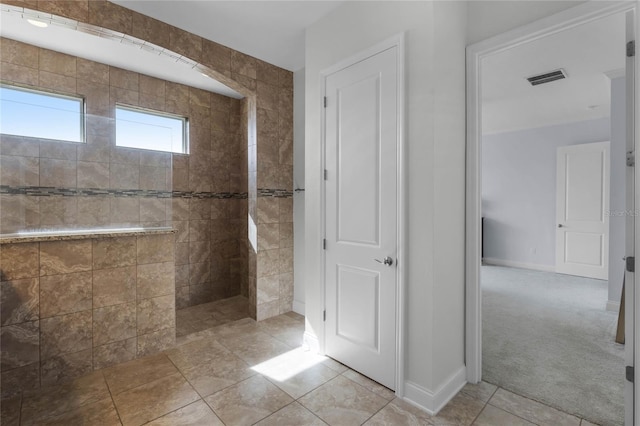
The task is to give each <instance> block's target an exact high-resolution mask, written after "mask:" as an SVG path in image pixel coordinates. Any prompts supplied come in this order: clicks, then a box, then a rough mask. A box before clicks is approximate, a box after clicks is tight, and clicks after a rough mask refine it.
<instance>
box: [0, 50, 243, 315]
mask: <svg viewBox="0 0 640 426" xmlns="http://www.w3.org/2000/svg"><path fill="white" fill-rule="evenodd" d="M0 46H1V49H2V50H1V52H2V55H1V62H0V65H1V67H2V68H0V78H1V79H2V81H5V82H9V83H17V84H19V85H22V86H28V87H33V88H39V89H53V90H55V91H56V92H60V93H64V94H69V95H80V96H83V97H84V98H85V103H86V109H87V114H88V117H87V143H86V144H77V143H65V142H57V141H46V140H38V139H33V138H21V137H14V136H7V135H2V136H0V166H1V169H0V185H11V186H47V187H48V186H54V187H61V188H76V187H77V188H97V189H123V190H130V189H133V190H136V189H149V190H161V191H171V190H172V189H173V190H174V191H185V192H199V193H241V194H242V193H246V192H247V178H246V176H247V162H246V160H245V159H246V156H247V150H246V143H245V142H244V141H245V139H243V133H242V131H241V128H240V125H241V113H242V108H241V102H242V101H240V100H236V99H232V98H229V97H226V96H221V95H218V94H215V93H210V92H207V91H204V90H200V89H196V88H192V87H188V86H184V85H181V84H177V83H172V82H168V81H164V80H160V79H157V78H154V77H149V76H146V75H143V74H138V73H134V72H131V71H126V70H122V69H119V68H115V67H111V66H108V65H104V64H100V63H97V62H93V61H89V60H85V59H82V58H77V57H74V56H69V55H65V54H62V53H58V52H53V51H51V50H47V49H42V48H38V47H36V46H32V45H28V44H25V43H21V42H17V41H14V40H10V39H6V38H1V39H0ZM31 66H33V67H35V68H31ZM32 69H33V70H34V72H35V73H39V74H42V73H43V72H46V73H47V74H46V75H49V76H56V77H55V78H54V81H55V82H57V81H58V79H59V78H63V77H64V78H65V79H66V80H65V81H67V83H66V84H65V85H64V87H63V86H60V85H57V84H47V81H45V80H43V79H42V78H39V79H37V81H35V80H34V81H33V82H32V83H33V84H29V85H27V84H26V83H27V81H26V80H25V79H24V78H23V76H24V75H29V73H30V72H31V70H32ZM44 70H46V71H44ZM57 73H60V74H57ZM71 80H73V81H71ZM116 102H118V103H126V104H128V105H132V106H140V107H144V108H150V109H154V110H157V111H164V112H170V113H174V114H179V115H182V116H185V117H188V118H189V126H190V153H189V155H180V154H173V156H172V155H171V154H168V153H161V152H152V151H145V150H137V149H128V148H122V147H116V146H115V140H114V132H115V130H114V126H113V117H114V114H115V104H116ZM50 157H51V158H50ZM0 204H1V205H2V212H1V214H0V231H1V232H2V233H12V232H16V231H22V230H26V229H42V228H46V229H58V228H65V229H69V228H90V227H106V226H124V227H127V226H138V225H141V226H146V227H154V226H171V225H173V227H174V228H176V229H177V230H178V233H177V234H176V243H177V254H178V256H177V258H176V265H177V267H176V304H177V307H178V308H183V307H187V306H191V305H195V304H199V303H205V302H209V301H213V300H217V299H222V298H226V297H230V296H235V295H237V294H240V291H241V286H242V283H243V282H246V281H247V280H248V278H247V266H246V265H247V260H246V257H247V256H246V243H245V240H246V217H247V213H246V206H247V201H246V199H211V198H203V199H198V198H174V199H173V200H171V199H169V198H145V197H108V196H105V197H100V196H91V197H68V196H47V197H34V196H27V195H9V194H3V195H0Z"/></svg>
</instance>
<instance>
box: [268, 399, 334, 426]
mask: <svg viewBox="0 0 640 426" xmlns="http://www.w3.org/2000/svg"><path fill="white" fill-rule="evenodd" d="M300 425H304V426H324V425H326V423H325V422H323V421H322V420H320V419H319V418H318V417H317V416H316V415H315V414H313V413H312V412H311V411H309V410H307V409H306V408H304V407H303V406H302V405H300V404H298V403H297V402H292V403H291V404H289V405H287V406H286V407H284V408H282V409H281V410H279V411H276V412H275V413H273V414H272V415H270V416H269V417H267V418H266V419H264V420H261V421H259V422H258V423H256V426H300Z"/></svg>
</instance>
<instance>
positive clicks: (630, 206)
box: [615, 11, 640, 426]
mask: <svg viewBox="0 0 640 426" xmlns="http://www.w3.org/2000/svg"><path fill="white" fill-rule="evenodd" d="M635 13H637V12H635V11H630V12H627V16H626V18H627V23H626V25H627V28H626V36H627V37H626V41H627V43H629V42H631V41H632V40H635V34H634V33H635V31H636V29H635ZM635 60H636V58H635V57H634V56H629V54H627V60H626V90H625V92H626V95H627V110H626V124H627V149H626V151H627V152H637V150H636V149H635V146H636V134H635V114H636V112H635V93H636V87H635V74H636V72H635ZM626 166H627V167H626V172H627V173H626V209H627V211H628V212H636V211H637V210H636V209H637V208H638V205H637V204H636V188H637V187H639V186H638V185H637V184H636V179H637V178H638V176H636V173H635V165H634V164H633V163H629V164H627V165H626ZM615 167H623V165H618V164H616V165H615ZM637 220H638V218H637V217H636V216H635V215H634V214H628V215H626V222H625V227H626V228H625V236H626V241H625V256H626V257H627V258H629V257H634V256H635V252H636V248H635V245H636V241H637V240H638V235H637V234H636V233H637V232H638V231H639V230H640V229H638V228H637V227H636V221H637ZM625 266H626V265H625ZM625 269H626V268H625ZM635 280H636V277H635V274H634V273H633V272H630V271H629V270H625V276H624V282H625V284H624V292H625V293H624V294H625V299H624V303H625V305H624V309H625V311H624V314H625V318H624V324H625V329H624V332H625V338H624V341H625V345H624V361H625V369H626V368H629V367H631V368H633V366H634V365H635V358H636V357H637V355H638V354H637V352H636V351H635V345H636V344H637V339H636V323H635V321H636V320H635V318H636V315H635V312H636V307H637V306H638V305H637V304H636V298H637V294H636V285H635V284H636V283H635ZM625 373H626V371H625ZM626 376H627V374H625V378H626ZM632 376H633V374H632ZM634 382H635V383H637V382H638V379H637V375H636V376H635V380H634V381H630V380H625V387H624V414H625V416H624V418H625V422H624V423H625V425H626V426H632V425H637V424H640V413H639V412H638V401H639V400H640V394H639V393H638V392H637V391H635V390H634ZM635 387H636V388H637V385H635ZM634 418H635V421H634Z"/></svg>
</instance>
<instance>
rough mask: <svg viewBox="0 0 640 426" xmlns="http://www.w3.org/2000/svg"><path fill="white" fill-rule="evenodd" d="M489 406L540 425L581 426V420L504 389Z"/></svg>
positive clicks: (493, 398)
mask: <svg viewBox="0 0 640 426" xmlns="http://www.w3.org/2000/svg"><path fill="white" fill-rule="evenodd" d="M489 404H491V405H493V406H495V407H498V408H502V409H503V410H504V411H508V412H509V413H512V414H515V415H516V416H518V417H522V418H523V419H526V420H529V421H530V422H533V423H536V424H539V425H553V426H578V425H580V419H578V418H577V417H574V416H572V415H569V414H566V413H563V412H561V411H558V410H556V409H555V408H551V407H548V406H546V405H544V404H541V403H539V402H536V401H533V400H531V399H528V398H525V397H523V396H520V395H516V394H515V393H512V392H509V391H506V390H504V389H498V390H497V391H496V393H495V394H494V395H493V397H491V399H490V400H489Z"/></svg>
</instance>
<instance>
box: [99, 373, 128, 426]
mask: <svg viewBox="0 0 640 426" xmlns="http://www.w3.org/2000/svg"><path fill="white" fill-rule="evenodd" d="M101 374H102V380H104V384H105V385H106V386H107V391H108V392H109V396H110V397H111V403H112V404H113V408H114V409H115V410H116V415H117V416H118V420H119V421H120V424H123V423H122V416H121V415H120V411H119V410H118V406H117V405H116V401H115V400H114V399H113V392H111V387H110V386H109V382H108V381H107V378H106V377H105V376H104V370H103V371H102V372H101Z"/></svg>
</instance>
